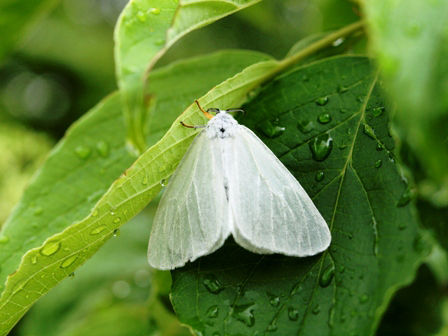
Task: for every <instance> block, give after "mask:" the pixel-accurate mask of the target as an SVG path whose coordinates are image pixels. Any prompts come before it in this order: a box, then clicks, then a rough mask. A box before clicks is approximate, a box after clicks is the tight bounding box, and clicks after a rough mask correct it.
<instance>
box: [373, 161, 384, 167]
mask: <svg viewBox="0 0 448 336" xmlns="http://www.w3.org/2000/svg"><path fill="white" fill-rule="evenodd" d="M382 163H383V161H381V159H378V160H376V161H375V168H379V167H381V164H382Z"/></svg>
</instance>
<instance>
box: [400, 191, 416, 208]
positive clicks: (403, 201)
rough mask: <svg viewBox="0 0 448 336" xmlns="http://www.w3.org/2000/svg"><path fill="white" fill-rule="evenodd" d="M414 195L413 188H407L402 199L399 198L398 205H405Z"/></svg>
mask: <svg viewBox="0 0 448 336" xmlns="http://www.w3.org/2000/svg"><path fill="white" fill-rule="evenodd" d="M412 196H413V192H412V190H411V188H409V187H408V188H406V189H405V190H404V192H403V194H402V195H401V197H400V199H399V200H398V203H397V207H404V206H406V205H408V204H409V202H410V201H411V198H412Z"/></svg>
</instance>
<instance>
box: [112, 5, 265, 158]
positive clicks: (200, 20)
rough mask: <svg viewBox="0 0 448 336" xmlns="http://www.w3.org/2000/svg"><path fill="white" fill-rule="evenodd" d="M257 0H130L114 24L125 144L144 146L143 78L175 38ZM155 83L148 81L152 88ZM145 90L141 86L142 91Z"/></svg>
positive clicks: (142, 148)
mask: <svg viewBox="0 0 448 336" xmlns="http://www.w3.org/2000/svg"><path fill="white" fill-rule="evenodd" d="M259 1H260V0H226V1H224V0H223V1H221V0H217V1H201V0H184V1H182V0H181V1H180V3H179V4H178V3H177V1H173V0H131V1H130V2H129V3H128V5H127V6H126V8H125V9H124V10H123V12H122V14H121V16H120V18H119V20H118V23H117V26H116V29H115V42H116V44H115V61H116V71H117V79H118V86H119V87H120V90H121V91H122V92H123V104H124V105H123V107H124V113H125V118H126V123H127V126H128V128H129V129H128V138H129V140H130V142H131V143H130V144H131V145H133V146H134V147H135V149H136V150H138V151H143V150H145V149H146V144H145V140H144V127H145V125H146V122H145V120H146V118H147V112H148V102H147V101H146V102H145V101H144V100H145V98H144V91H145V88H144V85H143V84H144V81H143V78H144V77H146V75H147V74H148V73H149V71H150V70H151V69H152V67H153V65H154V64H155V63H156V62H157V60H158V59H159V58H160V57H162V55H164V53H165V52H166V50H168V48H169V47H170V46H172V45H173V44H174V43H175V42H176V41H177V40H178V39H179V38H181V37H182V36H184V35H185V34H187V33H188V32H190V31H192V30H194V29H197V28H199V27H203V26H205V25H207V24H210V23H212V22H214V21H216V20H218V19H220V18H222V17H224V16H226V15H229V14H231V13H233V12H236V11H238V10H241V9H243V8H245V7H248V6H250V5H253V4H254V3H257V2H259ZM153 87H156V85H151V84H150V90H151V93H152V92H153V91H152V88H153ZM146 93H147V92H146Z"/></svg>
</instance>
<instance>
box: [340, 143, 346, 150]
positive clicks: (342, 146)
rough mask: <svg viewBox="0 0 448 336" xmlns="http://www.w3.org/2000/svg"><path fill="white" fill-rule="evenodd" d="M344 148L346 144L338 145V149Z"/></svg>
mask: <svg viewBox="0 0 448 336" xmlns="http://www.w3.org/2000/svg"><path fill="white" fill-rule="evenodd" d="M346 148H347V145H344V144H342V145H339V149H346Z"/></svg>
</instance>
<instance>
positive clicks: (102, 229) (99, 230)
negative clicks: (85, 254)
mask: <svg viewBox="0 0 448 336" xmlns="http://www.w3.org/2000/svg"><path fill="white" fill-rule="evenodd" d="M105 228H106V225H100V226H98V227H96V228H94V229H93V230H92V231H90V234H91V235H97V234H99V233H100V232H102V231H104V229H105Z"/></svg>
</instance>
